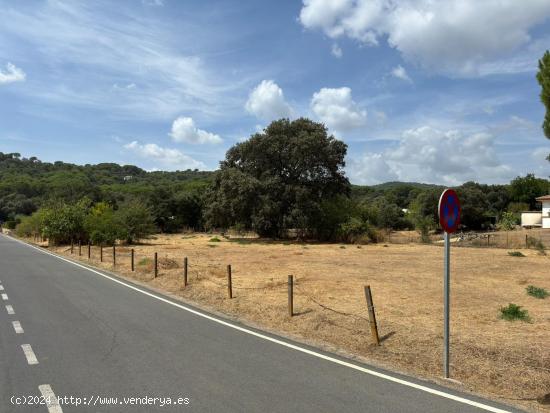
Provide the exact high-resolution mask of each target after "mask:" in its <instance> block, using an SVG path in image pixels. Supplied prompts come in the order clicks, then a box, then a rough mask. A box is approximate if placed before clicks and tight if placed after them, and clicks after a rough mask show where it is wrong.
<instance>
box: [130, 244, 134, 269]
mask: <svg viewBox="0 0 550 413" xmlns="http://www.w3.org/2000/svg"><path fill="white" fill-rule="evenodd" d="M130 254H131V255H130V266H131V267H132V271H134V249H133V248H132V251H131V252H130Z"/></svg>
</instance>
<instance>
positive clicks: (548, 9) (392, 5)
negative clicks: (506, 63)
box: [299, 0, 550, 75]
mask: <svg viewBox="0 0 550 413" xmlns="http://www.w3.org/2000/svg"><path fill="white" fill-rule="evenodd" d="M303 1H304V3H303V7H302V9H301V11H300V17H299V19H300V22H301V23H302V25H303V26H304V27H306V28H308V29H320V30H323V31H324V33H325V34H326V35H328V36H329V37H331V38H333V39H336V38H339V37H342V36H347V37H349V38H352V39H355V40H357V41H359V42H361V43H362V44H365V45H371V46H373V45H378V44H379V42H381V41H384V40H386V41H387V42H388V45H389V46H390V47H393V48H395V49H397V50H398V51H399V52H400V53H401V54H402V55H403V57H404V58H405V59H407V60H408V61H411V62H415V63H418V64H420V65H421V66H425V67H428V68H431V69H434V70H435V71H441V72H449V73H453V74H460V75H474V74H477V73H479V71H480V70H481V71H482V72H486V71H487V67H483V69H482V66H483V65H484V64H486V63H487V62H491V61H495V60H498V59H499V58H500V57H502V56H506V55H508V54H510V53H511V52H513V51H514V50H516V49H518V48H519V47H520V46H525V45H530V44H531V43H532V41H531V36H530V34H529V30H530V29H531V28H532V27H534V26H535V25H537V24H540V23H542V22H544V21H545V20H546V19H547V18H548V17H550V2H548V1H546V0H522V1H501V0H485V1H478V0H448V1H432V0H403V1H399V2H396V1H393V0H303ZM535 62H536V61H535ZM493 70H498V68H497V67H495V68H493Z"/></svg>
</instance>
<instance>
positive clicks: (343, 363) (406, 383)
mask: <svg viewBox="0 0 550 413" xmlns="http://www.w3.org/2000/svg"><path fill="white" fill-rule="evenodd" d="M9 239H11V240H13V241H15V242H18V243H20V244H23V245H25V246H27V247H29V248H34V249H35V250H37V251H40V252H42V253H44V254H47V255H51V256H52V257H55V258H57V259H59V260H61V261H65V262H68V263H69V264H72V265H75V266H77V267H80V268H82V269H84V270H87V271H90V272H93V273H94V274H97V275H100V276H102V277H104V278H107V279H109V280H111V281H113V282H115V283H118V284H120V285H124V286H125V287H128V288H130V289H132V290H134V291H138V292H140V293H142V294H145V295H147V296H149V297H152V298H155V299H157V300H159V301H162V302H164V303H166V304H170V305H173V306H174V307H177V308H180V309H182V310H185V311H187V312H189V313H192V314H195V315H197V316H199V317H203V318H205V319H207V320H210V321H213V322H215V323H218V324H221V325H223V326H226V327H229V328H233V329H235V330H238V331H241V332H243V333H246V334H250V335H251V336H255V337H258V338H261V339H263V340H266V341H270V342H272V343H276V344H279V345H281V346H284V347H287V348H291V349H293V350H296V351H299V352H302V353H305V354H309V355H310V356H314V357H317V358H320V359H322V360H326V361H330V362H332V363H335V364H339V365H340V366H344V367H349V368H350V369H353V370H357V371H361V372H363V373H366V374H370V375H371V376H375V377H379V378H381V379H384V380H388V381H391V382H394V383H398V384H402V385H403V386H407V387H411V388H413V389H417V390H420V391H423V392H426V393H429V394H433V395H436V396H440V397H444V398H446V399H449V400H454V401H456V402H459V403H464V404H467V405H470V406H474V407H478V408H480V409H482V410H487V411H489V412H493V413H511V412H510V411H509V410H503V409H499V408H498V407H493V406H490V405H488V404H484V403H480V402H476V401H474V400H470V399H466V398H464V397H460V396H455V395H454V394H451V393H446V392H444V391H442V390H437V389H433V388H431V387H428V386H426V385H422V384H417V383H414V382H411V381H407V380H404V379H400V378H398V377H393V376H390V375H389V374H385V373H380V372H378V371H376V370H371V369H368V368H366V367H362V366H359V365H357V364H353V363H350V362H347V361H344V360H340V359H337V358H334V357H330V356H327V355H325V354H322V353H318V352H316V351H313V350H309V349H307V348H304V347H300V346H297V345H295V344H291V343H287V342H285V341H282V340H279V339H276V338H274V337H270V336H266V335H265V334H261V333H258V332H256V331H253V330H249V329H247V328H244V327H241V326H237V325H235V324H231V323H230V322H228V321H224V320H221V319H218V318H216V317H213V316H210V315H208V314H204V313H202V312H200V311H197V310H194V309H192V308H190V307H187V306H185V305H182V304H178V303H175V302H172V301H170V300H168V299H166V298H163V297H159V296H157V295H155V294H152V293H150V292H148V291H145V290H142V289H141V288H138V287H136V286H133V285H130V284H127V283H125V282H124V281H121V280H117V279H116V278H113V277H111V276H109V275H107V274H103V273H102V272H99V271H96V270H94V269H92V268H88V267H86V266H84V265H82V264H79V263H77V262H73V261H71V260H69V259H67V258H63V257H61V256H59V255H56V254H54V253H51V252H49V251H44V250H43V249H40V248H38V247H35V246H34V245H30V244H27V243H26V242H23V241H20V240H18V239H15V238H12V237H9Z"/></svg>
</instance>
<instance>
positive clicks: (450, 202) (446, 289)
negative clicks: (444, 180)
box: [439, 189, 460, 379]
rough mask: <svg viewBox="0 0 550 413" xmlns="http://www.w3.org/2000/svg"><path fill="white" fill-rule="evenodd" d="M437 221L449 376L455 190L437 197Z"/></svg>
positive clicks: (456, 221)
mask: <svg viewBox="0 0 550 413" xmlns="http://www.w3.org/2000/svg"><path fill="white" fill-rule="evenodd" d="M439 223H440V225H441V227H442V228H443V231H444V241H445V247H444V249H445V252H444V256H445V258H444V265H443V325H444V327H443V371H444V375H445V378H446V379H448V378H449V337H450V327H449V319H450V317H449V314H450V295H451V294H450V293H451V292H450V281H451V269H450V267H451V242H450V236H449V234H451V233H453V232H455V231H456V230H457V228H458V225H459V224H460V202H459V200H458V196H457V195H456V192H455V191H453V190H452V189H446V190H445V191H443V193H442V194H441V198H439Z"/></svg>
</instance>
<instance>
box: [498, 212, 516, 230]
mask: <svg viewBox="0 0 550 413" xmlns="http://www.w3.org/2000/svg"><path fill="white" fill-rule="evenodd" d="M518 216H519V215H518V214H516V213H514V212H504V213H503V214H502V216H501V217H500V220H499V221H498V224H497V227H498V229H500V230H503V231H510V230H513V229H514V228H515V227H516V225H518V224H519V219H518Z"/></svg>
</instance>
